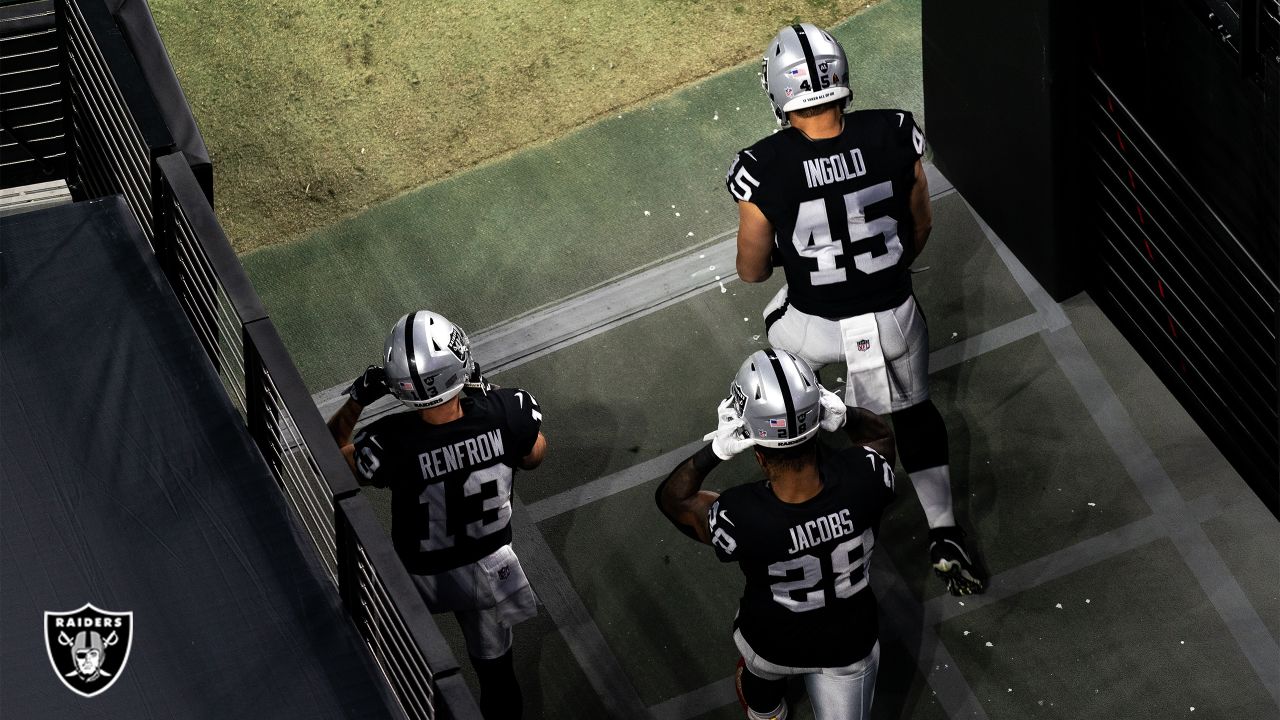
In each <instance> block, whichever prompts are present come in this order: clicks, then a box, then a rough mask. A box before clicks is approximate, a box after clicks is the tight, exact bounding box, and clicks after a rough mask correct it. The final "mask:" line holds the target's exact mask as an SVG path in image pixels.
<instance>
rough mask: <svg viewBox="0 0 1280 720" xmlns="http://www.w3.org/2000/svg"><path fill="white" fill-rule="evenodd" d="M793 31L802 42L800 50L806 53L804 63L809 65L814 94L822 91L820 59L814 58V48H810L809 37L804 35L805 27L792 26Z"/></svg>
mask: <svg viewBox="0 0 1280 720" xmlns="http://www.w3.org/2000/svg"><path fill="white" fill-rule="evenodd" d="M791 29H792V30H794V31H795V33H796V37H797V38H799V40H800V49H801V50H803V51H804V61H805V62H806V63H807V64H808V65H809V82H810V83H811V84H812V85H813V90H814V92H817V91H818V90H821V89H822V78H820V77H819V76H818V59H817V58H815V57H814V56H813V48H812V47H809V36H808V35H805V34H804V27H803V26H801V25H792V26H791Z"/></svg>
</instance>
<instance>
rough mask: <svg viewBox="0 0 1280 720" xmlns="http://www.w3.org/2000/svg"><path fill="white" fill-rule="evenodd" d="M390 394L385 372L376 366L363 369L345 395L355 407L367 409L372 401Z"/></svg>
mask: <svg viewBox="0 0 1280 720" xmlns="http://www.w3.org/2000/svg"><path fill="white" fill-rule="evenodd" d="M390 392H391V389H390V388H388V387H387V372H386V371H385V370H383V369H382V368H381V367H380V366H378V365H370V366H369V367H367V368H365V370H364V374H363V375H361V376H360V377H358V378H356V379H355V382H353V383H351V387H349V388H347V394H348V395H350V396H351V399H352V400H354V401H356V404H357V405H360V406H363V407H368V406H369V405H370V404H371V403H373V401H374V400H377V399H378V398H380V397H382V396H383V395H386V394H388V393H390Z"/></svg>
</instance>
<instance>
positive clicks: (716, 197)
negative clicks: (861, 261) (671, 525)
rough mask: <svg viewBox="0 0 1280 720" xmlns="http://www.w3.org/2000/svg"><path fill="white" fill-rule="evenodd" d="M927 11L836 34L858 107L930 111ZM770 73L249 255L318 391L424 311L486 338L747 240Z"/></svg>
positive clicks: (912, 2)
mask: <svg viewBox="0 0 1280 720" xmlns="http://www.w3.org/2000/svg"><path fill="white" fill-rule="evenodd" d="M919 13H920V4H919V1H918V0H895V1H893V2H886V3H882V4H880V5H877V6H875V7H873V8H871V9H870V10H867V11H865V12H863V13H861V14H859V15H858V16H857V17H856V18H854V19H853V20H850V21H848V22H845V23H843V24H841V25H840V26H838V27H836V28H835V34H836V36H837V37H838V38H839V39H840V40H841V42H842V43H843V44H844V45H845V47H846V48H848V49H849V56H850V64H851V66H852V69H853V77H854V78H855V83H854V104H855V106H857V107H903V108H907V109H910V110H913V111H914V112H917V113H918V114H920V115H922V114H923V113H922V109H921V107H922V105H923V100H922V96H921V91H920V88H921V81H920V34H919ZM766 40H767V38H766ZM757 69H758V63H757V62H756V61H750V62H747V63H743V64H741V65H739V66H737V67H735V68H733V69H731V70H729V71H728V72H724V73H721V74H719V75H716V76H713V77H711V78H708V79H706V80H704V81H702V82H699V83H696V84H694V85H692V86H690V87H687V88H684V89H682V90H680V91H678V92H676V93H674V94H672V95H670V96H668V97H664V98H661V99H657V100H654V101H653V102H652V103H648V104H645V105H642V106H639V107H637V108H635V109H633V110H630V111H628V112H625V113H620V114H618V115H614V116H610V117H608V118H605V119H603V120H601V121H599V122H598V123H596V124H594V125H591V126H588V127H586V128H583V129H581V130H578V131H576V132H573V133H571V134H570V135H568V136H566V137H563V138H560V139H558V140H554V141H551V142H548V143H546V144H544V145H540V146H538V147H535V148H532V149H529V150H526V151H524V152H522V153H519V154H517V155H514V156H512V157H510V158H507V159H504V160H502V161H498V162H494V163H490V164H488V165H485V166H484V167H480V168H477V169H475V170H471V171H468V172H465V173H462V174H460V175H458V176H456V177H452V178H450V179H448V180H444V181H442V182H439V183H435V184H432V185H429V186H427V187H424V188H421V189H419V190H416V191H414V192H411V193H408V194H405V195H402V196H400V197H398V198H396V199H395V200H392V201H389V202H387V203H384V204H382V205H379V206H377V207H374V208H372V209H370V210H369V211H368V212H365V213H363V214H361V215H359V216H356V217H354V218H351V219H350V220H346V221H342V222H339V223H337V224H335V225H332V226H330V227H327V228H324V229H323V230H321V231H318V232H316V233H314V234H313V235H311V236H310V237H308V238H306V239H304V240H301V241H299V242H295V243H290V244H287V245H281V246H274V247H269V248H263V249H261V250H257V251H254V252H251V253H248V254H246V255H244V256H242V260H243V262H244V264H245V267H246V269H247V270H248V272H249V275H250V277H251V278H252V279H253V282H254V285H255V286H256V287H257V288H258V292H259V293H260V294H261V295H262V297H263V301H264V302H265V303H266V306H267V309H268V311H269V312H270V313H271V315H272V318H273V319H274V320H275V322H276V325H277V327H279V329H280V332H281V334H282V336H283V337H284V339H285V343H286V344H287V345H288V347H289V349H290V351H291V352H292V353H293V355H294V358H295V359H296V360H297V362H298V366H299V368H300V369H301V371H302V375H303V378H304V379H305V380H306V382H307V384H308V385H309V386H310V387H311V389H312V391H317V390H320V389H322V388H325V387H329V386H331V385H334V384H336V383H338V382H340V381H342V380H344V379H348V376H350V375H352V374H353V373H355V372H357V371H358V370H359V369H361V368H363V367H364V366H365V365H366V364H367V363H368V362H371V361H372V359H373V358H374V357H375V356H376V354H377V353H378V352H379V351H380V348H381V342H382V339H383V336H384V335H385V333H386V330H387V328H390V327H391V325H392V323H394V322H395V319H396V318H397V317H398V316H399V315H401V314H403V313H405V312H407V311H408V310H410V309H415V308H419V307H430V308H435V309H438V310H440V311H441V312H444V313H445V314H447V315H448V316H449V317H450V318H451V319H453V320H454V321H455V322H457V323H459V324H461V325H462V326H463V327H464V328H466V329H467V330H468V332H472V333H474V332H476V331H478V330H480V329H482V328H485V327H488V326H490V325H492V324H494V323H497V322H499V321H502V320H505V319H507V318H510V317H512V316H515V315H518V314H520V313H522V312H524V311H526V310H527V309H529V308H531V307H536V306H539V305H542V304H545V303H550V302H553V301H555V300H558V299H560V298H562V297H565V296H567V295H569V294H571V293H573V292H576V291H578V290H580V289H582V288H584V287H588V286H591V285H594V284H596V283H599V282H602V281H604V280H607V279H609V278H612V277H614V276H616V275H619V274H622V273H625V272H628V271H630V270H632V269H633V268H636V267H639V266H641V265H644V264H645V263H649V262H652V261H654V260H657V259H659V258H662V257H665V256H667V255H669V254H671V253H676V252H679V251H682V250H684V249H686V248H689V247H691V246H694V245H696V244H698V243H701V242H703V241H705V240H706V239H708V238H710V237H712V236H713V235H716V234H718V233H723V232H724V231H726V230H730V229H732V228H734V227H736V222H737V216H736V210H735V209H734V205H733V203H732V202H731V200H730V198H729V196H728V194H727V192H726V191H725V190H724V187H723V184H722V183H723V177H724V173H725V169H726V167H727V164H728V162H729V161H730V160H731V159H732V155H733V153H735V152H736V151H737V150H738V149H740V148H742V147H745V146H747V145H750V144H751V143H752V142H754V141H755V140H756V139H758V138H759V137H760V136H762V135H764V134H767V133H769V132H771V131H772V130H773V129H774V128H775V127H776V124H775V123H774V121H773V116H772V114H771V112H770V110H769V106H768V101H767V99H766V98H765V97H764V94H763V92H761V90H760V85H759V81H758V79H757Z"/></svg>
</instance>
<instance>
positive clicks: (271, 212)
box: [151, 0, 875, 251]
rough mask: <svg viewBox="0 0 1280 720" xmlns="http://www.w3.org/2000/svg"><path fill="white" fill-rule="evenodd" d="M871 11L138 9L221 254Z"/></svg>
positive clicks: (215, 5) (615, 4) (295, 232)
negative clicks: (201, 142) (212, 189)
mask: <svg viewBox="0 0 1280 720" xmlns="http://www.w3.org/2000/svg"><path fill="white" fill-rule="evenodd" d="M874 1H875V0H765V1H763V2H749V1H747V0H742V1H741V2H730V3H720V2H712V1H711V0H658V1H656V2H631V1H628V0H591V1H590V2H567V1H565V0H524V1H522V2H495V3H473V2H466V1H465V0H359V1H358V2H345V1H341V0H265V1H263V2H226V1H223V2H198V3H192V2H183V1H182V0H152V2H151V8H152V12H153V14H154V15H155V19H156V24H157V25H158V26H159V28H160V32H161V35H162V36H163V38H164V41H165V45H166V47H167V48H168V50H169V54H170V56H171V57H172V60H173V64H174V66H175V69H176V70H177V73H178V77H179V79H180V80H181V81H182V86H183V88H184V90H185V91H186V93H187V96H188V99H189V101H190V103H191V106H192V109H193V110H194V111H195V114H196V118H197V119H198V121H199V123H200V127H201V130H202V131H203V133H204V134H205V137H206V139H207V141H208V143H209V146H210V151H211V152H212V154H213V158H214V163H215V166H216V168H217V187H218V193H217V211H218V215H219V218H220V219H221V221H222V224H223V226H224V227H225V228H226V230H227V234H228V235H229V236H230V238H231V240H232V242H233V244H234V245H235V247H236V249H237V250H239V251H244V250H250V249H253V248H258V247H263V246H267V245H275V244H279V243H286V242H290V241H293V240H297V239H299V238H301V237H304V236H306V235H307V234H308V233H311V232H313V231H315V230H318V229H320V228H324V227H326V226H328V225H330V224H331V223H333V222H335V221H337V220H340V219H342V218H346V217H350V216H352V215H355V214H357V213H359V212H360V211H362V210H363V209H365V208H368V207H370V206H371V205H374V204H376V203H379V202H381V201H383V200H387V199H388V198H391V197H394V196H396V195H397V194H399V193H402V192H405V191H407V190H411V189H413V188H416V187H418V186H420V185H423V184H425V183H428V182H432V181H435V180H439V179H441V178H445V177H449V176H451V175H454V174H456V173H458V172H460V171H462V170H465V169H467V168H470V167H474V166H476V165H479V164H483V163H485V162H486V161H489V160H492V159H494V158H499V157H502V156H504V155H506V154H508V153H510V152H512V151H515V150H518V149H520V148H524V147H528V146H529V145H533V144H537V143H540V142H545V141H548V140H552V139H554V138H557V137H560V136H562V135H564V134H565V133H567V132H569V131H572V130H573V129H575V128H579V127H582V126H584V125H586V124H588V123H590V122H592V121H595V120H599V119H601V118H603V117H607V116H609V115H611V114H617V112H619V111H621V110H624V109H627V108H632V107H635V106H636V105H637V104H641V103H644V102H647V101H650V100H653V99H655V98H659V97H662V96H665V95H667V94H669V93H670V92H671V90H672V89H674V88H677V87H680V86H682V85H686V84H688V83H691V82H695V81H697V80H700V79H702V78H705V77H706V76H708V75H712V74H714V73H717V72H719V71H721V70H724V69H725V68H730V67H733V66H735V65H737V64H738V63H740V62H742V61H744V60H747V59H748V58H752V57H755V56H758V55H759V53H760V51H761V49H762V48H763V47H764V44H765V43H766V42H767V41H768V39H769V37H770V36H771V35H772V34H773V33H774V32H775V31H776V30H777V28H778V27H779V26H781V25H783V24H786V23H790V22H793V21H795V20H797V19H803V20H806V21H809V22H814V23H818V24H820V25H823V26H826V25H831V24H834V23H836V22H839V21H840V20H842V19H844V18H847V17H849V16H851V15H853V14H854V13H855V12H856V11H858V10H859V9H860V8H862V7H864V6H866V5H869V4H871V3H873V2H874Z"/></svg>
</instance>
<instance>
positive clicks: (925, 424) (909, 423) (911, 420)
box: [892, 400, 950, 473]
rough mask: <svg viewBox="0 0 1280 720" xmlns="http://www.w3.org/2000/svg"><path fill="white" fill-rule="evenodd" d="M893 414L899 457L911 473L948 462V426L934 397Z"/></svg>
mask: <svg viewBox="0 0 1280 720" xmlns="http://www.w3.org/2000/svg"><path fill="white" fill-rule="evenodd" d="M892 417H893V433H894V435H895V436H896V437H897V443H898V460H900V461H901V462H902V467H903V468H905V469H906V471H907V472H908V473H911V472H914V471H916V470H923V469H925V468H931V467H937V466H939V465H946V464H947V463H948V462H949V461H950V460H949V457H950V456H949V452H948V450H947V425H946V423H944V422H943V421H942V413H940V412H938V407H937V406H936V405H934V404H933V400H925V401H924V402H922V403H919V404H916V405H912V406H911V407H909V408H907V409H906V410H899V411H897V412H895V413H893V415H892Z"/></svg>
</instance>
